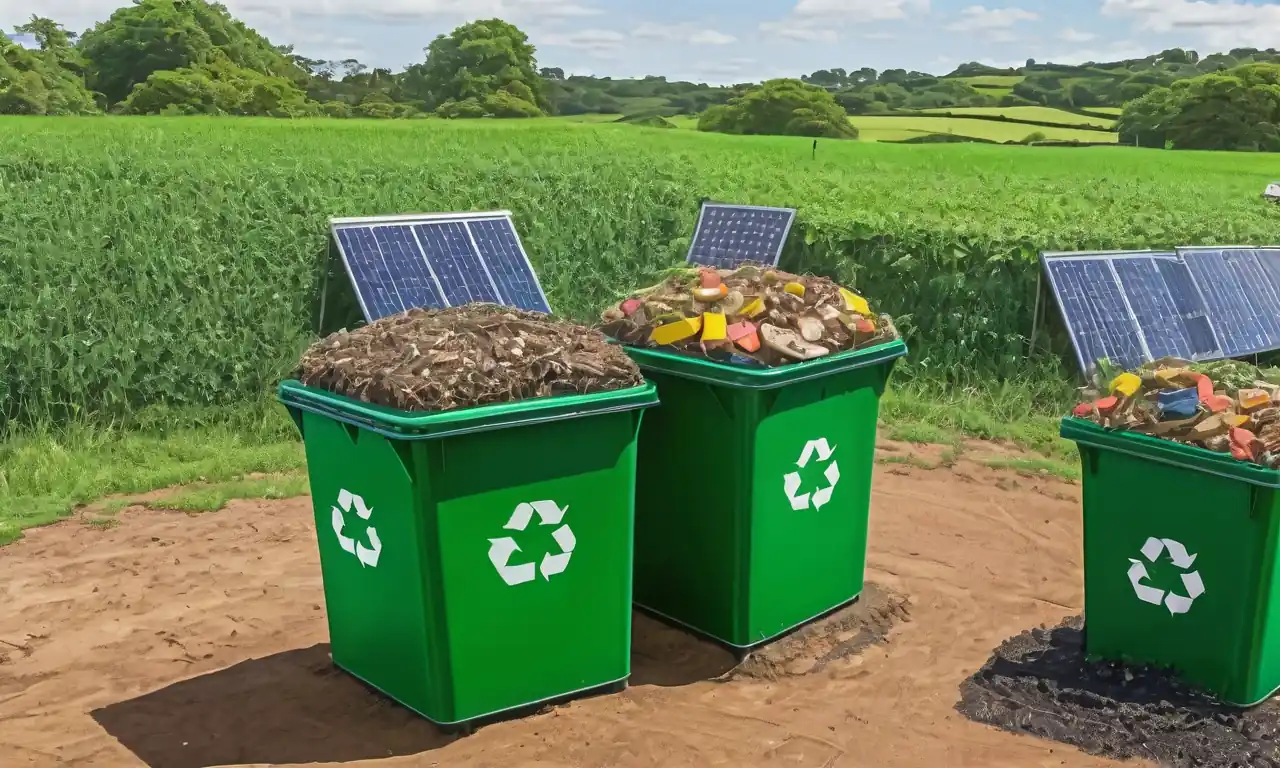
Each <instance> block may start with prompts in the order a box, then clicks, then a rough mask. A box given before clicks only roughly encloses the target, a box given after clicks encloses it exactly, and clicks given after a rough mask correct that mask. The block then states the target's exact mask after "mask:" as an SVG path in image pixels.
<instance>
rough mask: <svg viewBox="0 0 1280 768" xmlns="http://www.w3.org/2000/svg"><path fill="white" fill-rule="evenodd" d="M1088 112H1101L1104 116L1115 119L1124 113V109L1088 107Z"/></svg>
mask: <svg viewBox="0 0 1280 768" xmlns="http://www.w3.org/2000/svg"><path fill="white" fill-rule="evenodd" d="M1089 111H1090V112H1101V113H1102V114H1104V115H1115V116H1116V117H1119V116H1120V113H1121V112H1123V111H1124V107H1089Z"/></svg>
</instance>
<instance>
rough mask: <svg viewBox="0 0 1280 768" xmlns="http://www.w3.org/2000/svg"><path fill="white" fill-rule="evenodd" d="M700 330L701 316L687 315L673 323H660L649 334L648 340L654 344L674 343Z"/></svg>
mask: <svg viewBox="0 0 1280 768" xmlns="http://www.w3.org/2000/svg"><path fill="white" fill-rule="evenodd" d="M700 330H702V317H701V316H698V317H689V318H685V319H684V320H677V321H676V322H674V323H667V324H666V325H660V326H658V327H657V328H654V329H653V332H652V333H650V334H649V341H652V342H653V343H654V344H675V343H676V342H677V341H684V340H685V339H687V338H689V337H691V336H693V335H694V334H696V333H697V332H698V331H700Z"/></svg>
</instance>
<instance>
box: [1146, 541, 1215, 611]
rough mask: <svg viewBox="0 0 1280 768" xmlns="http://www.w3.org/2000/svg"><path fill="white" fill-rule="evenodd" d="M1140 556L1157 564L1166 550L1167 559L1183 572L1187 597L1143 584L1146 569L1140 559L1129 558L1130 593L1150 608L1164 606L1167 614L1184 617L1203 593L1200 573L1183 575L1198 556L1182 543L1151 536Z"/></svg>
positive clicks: (1182, 575) (1182, 576) (1183, 583)
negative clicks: (1188, 550) (1131, 590)
mask: <svg viewBox="0 0 1280 768" xmlns="http://www.w3.org/2000/svg"><path fill="white" fill-rule="evenodd" d="M1141 551H1142V556H1143V557H1145V558H1147V560H1148V561H1149V562H1152V563H1154V562H1156V560H1158V559H1159V558H1160V555H1162V554H1164V553H1165V552H1166V551H1167V552H1168V553H1169V560H1170V561H1171V562H1172V563H1173V564H1174V565H1175V566H1177V567H1178V568H1180V569H1182V570H1183V571H1184V573H1182V574H1181V578H1182V588H1183V589H1184V590H1185V591H1186V593H1187V594H1186V595H1179V594H1177V593H1176V592H1173V591H1172V590H1170V591H1169V592H1165V591H1164V590H1161V589H1157V588H1155V587H1149V586H1147V585H1145V584H1143V583H1142V581H1143V580H1145V579H1146V578H1148V574H1147V568H1146V566H1145V565H1143V564H1142V562H1141V561H1140V560H1134V559H1133V558H1129V563H1130V565H1129V583H1130V584H1132V585H1133V592H1134V594H1135V595H1137V596H1138V599H1139V600H1141V601H1142V602H1144V603H1150V604H1152V605H1160V604H1161V603H1163V604H1164V606H1165V608H1168V609H1169V615H1171V616H1177V615H1180V614H1185V613H1187V612H1188V611H1190V610H1191V606H1192V605H1193V604H1194V603H1195V601H1196V598H1198V597H1200V596H1201V595H1203V594H1204V580H1203V579H1201V578H1200V573H1199V571H1190V572H1186V569H1188V568H1190V567H1191V566H1192V564H1194V563H1195V561H1196V558H1197V557H1199V555H1193V554H1190V553H1189V552H1187V548H1186V547H1185V546H1184V545H1183V544H1182V542H1180V541H1177V540H1175V539H1159V538H1156V537H1154V536H1151V537H1149V538H1148V539H1147V540H1146V542H1145V543H1144V544H1143V545H1142V550H1141Z"/></svg>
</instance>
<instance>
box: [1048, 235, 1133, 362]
mask: <svg viewBox="0 0 1280 768" xmlns="http://www.w3.org/2000/svg"><path fill="white" fill-rule="evenodd" d="M1046 271H1047V272H1048V274H1049V281H1050V284H1051V285H1052V286H1053V290H1054V293H1055V294H1056V295H1057V297H1058V304H1059V306H1060V307H1061V308H1062V313H1063V315H1064V317H1065V319H1066V323H1067V328H1068V330H1069V331H1070V333H1071V336H1072V339H1074V341H1075V346H1076V353H1077V354H1078V355H1079V356H1080V366H1081V368H1083V369H1085V370H1091V369H1092V368H1093V366H1094V365H1095V364H1096V363H1097V361H1098V360H1101V359H1104V358H1105V359H1107V360H1110V361H1111V362H1113V363H1115V364H1117V365H1121V366H1124V367H1126V368H1132V367H1136V366H1138V365H1141V364H1142V362H1143V357H1144V355H1143V352H1142V341H1141V339H1139V337H1138V327H1137V324H1136V322H1135V321H1134V319H1133V316H1132V315H1131V314H1130V313H1129V310H1128V308H1127V307H1126V306H1125V302H1124V296H1123V295H1122V294H1121V292H1120V286H1119V284H1117V282H1116V279H1115V276H1114V275H1112V273H1111V268H1110V265H1109V264H1108V263H1107V262H1106V261H1104V260H1101V259H1054V260H1048V261H1047V264H1046Z"/></svg>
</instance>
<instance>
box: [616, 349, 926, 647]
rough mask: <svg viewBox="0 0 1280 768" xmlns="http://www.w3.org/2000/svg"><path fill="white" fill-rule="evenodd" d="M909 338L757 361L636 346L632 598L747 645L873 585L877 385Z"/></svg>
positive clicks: (713, 636)
mask: <svg viewBox="0 0 1280 768" xmlns="http://www.w3.org/2000/svg"><path fill="white" fill-rule="evenodd" d="M906 351H907V348H906V345H905V344H904V343H903V342H901V341H893V342H890V343H886V344H882V345H877V346H875V347H870V348H867V349H863V350H855V351H850V352H843V353H839V354H835V355H831V356H829V357H824V358H819V359H817V360H811V361H808V362H803V363H797V364H794V365H788V366H781V367H777V368H766V369H752V368H743V367H741V366H732V365H726V364H722V363H716V362H712V361H707V360H703V359H699V358H692V357H687V356H683V355H679V354H674V353H671V352H666V351H662V350H654V349H641V348H634V349H628V350H627V352H628V354H630V355H631V356H632V358H633V359H634V360H635V361H636V362H637V363H638V364H639V365H640V368H641V370H642V371H643V372H644V374H645V376H646V378H648V379H649V380H650V381H652V382H653V383H655V384H656V385H657V386H658V395H659V397H660V398H661V399H662V407H661V408H657V409H655V410H654V411H653V412H652V413H650V414H649V415H648V416H647V417H646V419H645V425H644V428H643V429H642V430H641V432H640V455H639V464H638V474H637V489H636V572H635V600H636V605H637V606H638V607H640V608H641V609H643V610H645V611H647V612H649V613H652V614H654V615H656V616H658V617H660V618H665V619H667V620H669V621H672V622H675V623H678V624H681V625H684V626H686V627H688V628H690V629H692V630H694V631H696V632H698V633H699V634H702V635H704V636H707V637H709V638H711V639H713V640H716V641H719V642H720V643H722V644H724V645H728V646H730V647H732V648H736V649H739V650H740V651H745V650H747V649H749V648H752V647H754V646H757V645H760V644H762V643H765V642H768V641H769V640H771V639H773V638H776V637H778V636H779V635H781V634H784V633H786V632H787V631H789V630H791V629H794V628H795V627H798V626H800V625H802V624H805V623H807V622H809V621H811V620H813V619H815V618H818V617H820V616H822V615H823V614H826V613H829V612H830V611H832V610H834V609H836V608H839V607H841V606H842V605H845V604H847V603H849V602H851V601H853V600H854V599H855V598H857V597H858V595H859V594H860V593H861V592H862V585H863V567H864V564H865V561H866V550H867V513H868V510H869V508H870V503H871V470H872V466H873V463H874V454H875V444H876V422H877V419H878V415H879V410H880V396H881V394H882V393H883V392H884V388H885V384H886V382H887V380H888V378H889V374H890V371H891V370H892V368H893V365H894V362H895V361H896V359H897V358H899V357H901V356H903V355H905V354H906Z"/></svg>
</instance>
